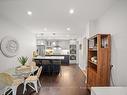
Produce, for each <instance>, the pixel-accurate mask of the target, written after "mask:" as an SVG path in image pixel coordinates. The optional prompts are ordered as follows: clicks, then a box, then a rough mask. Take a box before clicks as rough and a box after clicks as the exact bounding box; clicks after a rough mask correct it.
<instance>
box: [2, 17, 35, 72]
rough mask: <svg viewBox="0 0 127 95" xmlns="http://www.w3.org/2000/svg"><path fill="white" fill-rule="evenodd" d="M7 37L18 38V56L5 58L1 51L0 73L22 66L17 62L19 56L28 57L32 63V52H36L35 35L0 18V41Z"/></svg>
mask: <svg viewBox="0 0 127 95" xmlns="http://www.w3.org/2000/svg"><path fill="white" fill-rule="evenodd" d="M5 36H11V37H13V38H16V39H17V41H18V42H19V45H20V46H19V52H18V55H17V56H15V57H12V58H8V57H5V56H4V55H3V54H2V52H1V51H0V72H1V71H5V70H6V69H8V68H11V67H14V66H17V65H20V64H19V63H18V61H17V57H19V56H28V57H29V61H31V57H32V51H33V50H35V48H36V47H35V35H34V34H32V33H30V32H28V31H27V30H25V29H24V28H23V27H21V26H18V25H17V24H15V23H14V22H11V21H10V20H8V19H6V20H5V19H4V18H2V17H0V41H1V39H2V38H3V37H5Z"/></svg>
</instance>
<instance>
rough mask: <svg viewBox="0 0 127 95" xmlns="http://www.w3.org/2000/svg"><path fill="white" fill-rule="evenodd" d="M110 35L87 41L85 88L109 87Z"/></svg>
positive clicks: (101, 35)
mask: <svg viewBox="0 0 127 95" xmlns="http://www.w3.org/2000/svg"><path fill="white" fill-rule="evenodd" d="M110 40H111V37H110V34H97V35H95V36H93V37H91V38H89V39H88V61H87V86H88V87H93V86H109V85H110V50H111V45H110Z"/></svg>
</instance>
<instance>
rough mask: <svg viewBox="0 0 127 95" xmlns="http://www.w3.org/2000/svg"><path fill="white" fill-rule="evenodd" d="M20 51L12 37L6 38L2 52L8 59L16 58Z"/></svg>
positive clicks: (2, 44) (2, 43) (2, 45)
mask: <svg viewBox="0 0 127 95" xmlns="http://www.w3.org/2000/svg"><path fill="white" fill-rule="evenodd" d="M18 49H19V44H18V42H17V40H16V39H14V38H12V37H4V38H3V39H2V42H1V51H2V53H3V54H4V55H5V56H7V57H13V56H16V54H17V52H18Z"/></svg>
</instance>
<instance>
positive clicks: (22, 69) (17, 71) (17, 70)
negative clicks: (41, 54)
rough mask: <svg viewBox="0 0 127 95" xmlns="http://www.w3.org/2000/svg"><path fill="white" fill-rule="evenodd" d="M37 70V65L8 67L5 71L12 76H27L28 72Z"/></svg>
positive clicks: (32, 72) (31, 72)
mask: <svg viewBox="0 0 127 95" xmlns="http://www.w3.org/2000/svg"><path fill="white" fill-rule="evenodd" d="M37 70H38V66H34V67H33V66H30V65H26V66H18V67H14V68H10V69H8V70H6V71H5V72H6V73H8V74H10V75H11V76H13V77H24V78H26V77H28V76H29V75H30V74H34V72H35V71H37Z"/></svg>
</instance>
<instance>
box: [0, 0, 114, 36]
mask: <svg viewBox="0 0 127 95" xmlns="http://www.w3.org/2000/svg"><path fill="white" fill-rule="evenodd" d="M115 1H116V0H0V18H1V19H6V20H8V21H11V22H12V23H14V24H17V25H19V26H21V27H23V28H24V29H27V30H28V31H29V32H32V33H35V32H43V33H44V35H46V34H47V35H49V34H52V33H56V35H66V36H68V35H78V36H79V35H81V33H82V32H85V25H86V23H88V21H89V20H93V19H96V18H98V17H100V16H101V15H103V13H104V12H105V11H106V10H108V8H110V7H111V6H112V4H113V3H114V2H115ZM71 8H73V9H74V10H75V13H74V14H72V15H71V14H69V10H70V9H71ZM27 11H32V13H33V14H32V16H28V15H27ZM45 27H47V31H44V28H45ZM67 27H70V28H71V30H70V31H67V30H66V28H67Z"/></svg>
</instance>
